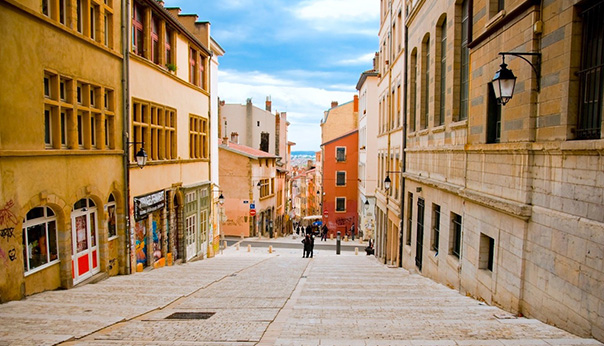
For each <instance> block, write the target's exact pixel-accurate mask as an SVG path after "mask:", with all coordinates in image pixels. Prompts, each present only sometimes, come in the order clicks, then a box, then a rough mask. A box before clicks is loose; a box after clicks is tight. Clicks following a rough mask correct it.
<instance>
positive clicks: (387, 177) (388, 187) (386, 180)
mask: <svg viewBox="0 0 604 346" xmlns="http://www.w3.org/2000/svg"><path fill="white" fill-rule="evenodd" d="M391 183H392V180H390V176H389V175H387V176H386V179H384V188H385V189H386V190H390V184H391Z"/></svg>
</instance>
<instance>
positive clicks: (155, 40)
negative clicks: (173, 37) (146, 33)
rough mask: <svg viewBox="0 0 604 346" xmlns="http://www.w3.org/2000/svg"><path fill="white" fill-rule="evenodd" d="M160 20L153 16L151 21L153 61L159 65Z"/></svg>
mask: <svg viewBox="0 0 604 346" xmlns="http://www.w3.org/2000/svg"><path fill="white" fill-rule="evenodd" d="M159 55H160V48H159V19H158V18H156V17H155V16H153V18H152V19H151V60H152V61H153V62H154V63H156V64H159Z"/></svg>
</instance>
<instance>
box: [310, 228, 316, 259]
mask: <svg viewBox="0 0 604 346" xmlns="http://www.w3.org/2000/svg"><path fill="white" fill-rule="evenodd" d="M314 250H315V236H314V235H313V234H311V235H310V251H309V252H310V258H312V255H313V252H314Z"/></svg>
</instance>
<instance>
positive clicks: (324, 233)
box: [321, 225, 328, 241]
mask: <svg viewBox="0 0 604 346" xmlns="http://www.w3.org/2000/svg"><path fill="white" fill-rule="evenodd" d="M327 232H328V230H327V226H326V225H323V227H322V229H321V240H324V241H327Z"/></svg>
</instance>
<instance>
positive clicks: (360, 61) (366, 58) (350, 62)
mask: <svg viewBox="0 0 604 346" xmlns="http://www.w3.org/2000/svg"><path fill="white" fill-rule="evenodd" d="M374 57H375V52H371V53H367V54H363V55H361V56H358V57H356V58H352V59H344V60H340V61H336V62H335V64H336V65H346V66H354V65H366V64H367V63H371V62H372V61H373V58H374Z"/></svg>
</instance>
